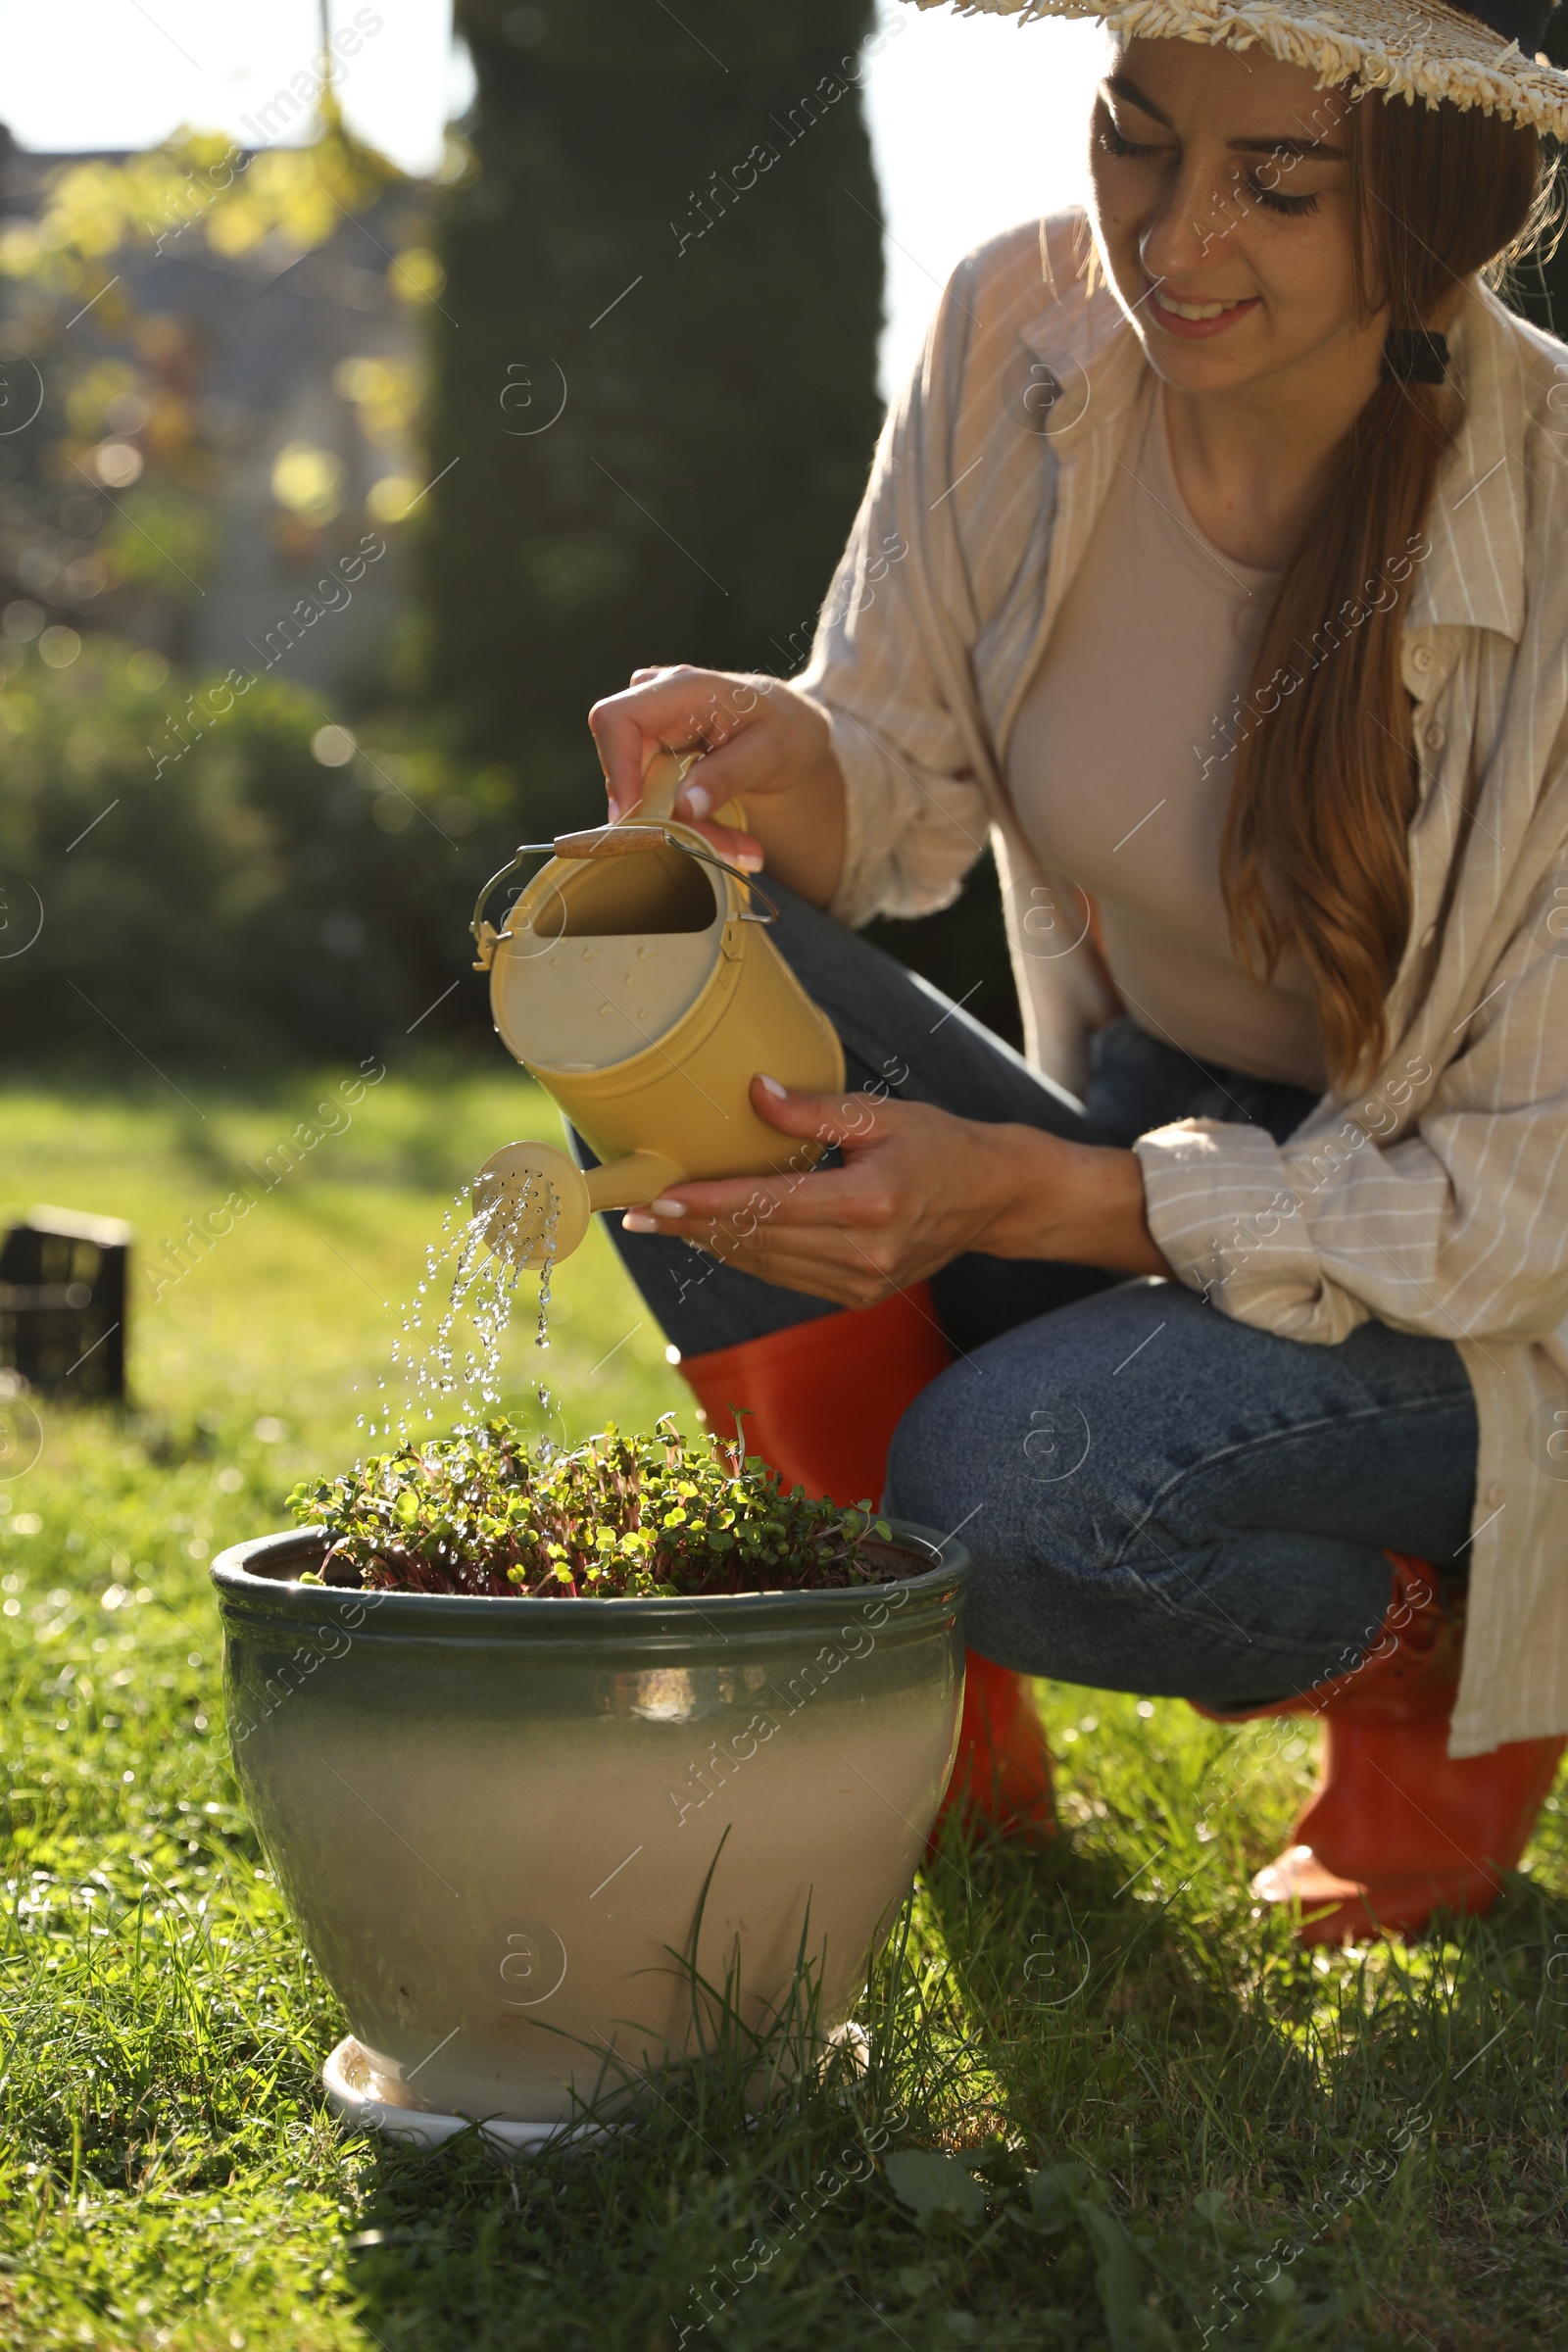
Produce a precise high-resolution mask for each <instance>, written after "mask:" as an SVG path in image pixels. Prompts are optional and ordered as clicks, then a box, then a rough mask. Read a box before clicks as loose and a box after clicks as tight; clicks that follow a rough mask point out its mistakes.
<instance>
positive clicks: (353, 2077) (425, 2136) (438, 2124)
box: [321, 2034, 605, 2156]
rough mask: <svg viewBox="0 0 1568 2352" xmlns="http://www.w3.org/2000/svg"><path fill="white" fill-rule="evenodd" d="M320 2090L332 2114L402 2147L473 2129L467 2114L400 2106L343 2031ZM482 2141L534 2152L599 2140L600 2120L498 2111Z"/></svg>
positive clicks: (485, 2124) (432, 2144)
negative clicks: (533, 2118)
mask: <svg viewBox="0 0 1568 2352" xmlns="http://www.w3.org/2000/svg"><path fill="white" fill-rule="evenodd" d="M321 2088H322V2089H323V2090H324V2091H325V2092H326V2103H327V2105H328V2106H329V2107H330V2108H331V2110H332V2112H333V2114H334V2115H339V2116H341V2117H342V2119H343V2121H344V2122H345V2123H346V2124H348V2125H349V2126H350V2127H351V2128H352V2129H353V2130H355V2131H384V2132H385V2134H386V2136H387V2137H388V2138H389V2139H397V2140H401V2141H402V2142H403V2143H404V2145H405V2146H406V2147H412V2148H439V2147H440V2146H442V2145H443V2143H444V2142H445V2141H447V2140H449V2139H455V2138H456V2137H457V2135H458V2133H459V2132H460V2131H472V2129H473V2125H474V2120H475V2119H474V2118H473V2117H472V2116H471V2115H437V2114H433V2113H431V2112H430V2111H429V2110H428V2109H426V2108H423V2107H409V2106H406V2105H404V2103H403V2101H402V2099H401V2098H400V2097H399V2096H398V2094H397V2091H396V2090H395V2089H394V2087H393V2085H391V2084H390V2083H387V2082H384V2081H383V2080H382V2078H381V2077H380V2076H379V2075H378V2074H377V2073H376V2071H375V2068H374V2065H373V2063H372V2062H371V2059H370V2054H369V2052H368V2050H367V2049H366V2048H365V2046H364V2044H363V2043H361V2042H358V2041H356V2040H355V2038H354V2036H353V2034H345V2035H344V2036H343V2039H342V2040H341V2041H340V2042H339V2043H338V2045H337V2048H336V2049H335V2050H334V2051H333V2052H332V2054H331V2056H330V2057H329V2058H328V2059H327V2061H326V2063H325V2065H324V2066H323V2067H322V2069H321ZM479 2129H480V2131H482V2132H483V2134H484V2136H485V2138H486V2139H488V2140H490V2141H491V2142H492V2143H493V2144H494V2145H495V2146H496V2147H497V2148H498V2149H505V2150H506V2152H507V2153H508V2155H511V2156H536V2155H537V2154H538V2153H539V2151H540V2150H541V2149H542V2148H547V2147H551V2146H554V2145H555V2144H556V2143H557V2142H558V2141H562V2140H570V2139H597V2138H600V2137H602V2136H603V2134H604V2131H605V2126H604V2125H603V2124H596V2125H595V2124H590V2125H583V2124H559V2123H558V2124H526V2123H521V2122H519V2121H518V2120H517V2119H516V2118H515V2117H513V2116H505V2115H496V2116H490V2117H487V2118H484V2119H482V2120H481V2121H480V2124H479Z"/></svg>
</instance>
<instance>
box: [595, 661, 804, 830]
mask: <svg viewBox="0 0 1568 2352" xmlns="http://www.w3.org/2000/svg"><path fill="white" fill-rule="evenodd" d="M770 684H771V681H770V680H758V681H753V680H751V679H748V678H742V677H731V676H728V675H726V673H725V672H724V671H722V670H713V669H692V668H690V667H689V666H687V665H686V664H684V663H682V664H680V665H678V666H676V667H674V668H663V669H639V670H634V671H633V673H632V682H631V684H630V685H629V686H628V687H627V688H626V689H625V690H624V691H623V692H622V693H620V694H612V695H607V696H606V697H605V699H604V700H603V701H602V702H598V703H595V705H594V707H593V709H592V710H591V711H589V713H588V724H589V727H590V729H591V730H592V733H593V738H594V742H595V744H596V745H597V747H598V751H599V763H600V765H601V767H602V768H603V769H604V771H605V783H606V787H607V790H608V793H609V797H610V804H611V810H612V813H613V815H615V816H620V815H622V814H624V813H625V812H626V811H627V810H628V809H632V808H634V807H635V805H636V803H637V801H638V800H639V799H640V797H641V794H642V781H643V776H644V774H645V772H646V770H647V766H648V761H649V760H650V759H651V757H652V756H653V754H654V753H655V752H657V751H660V750H668V751H673V752H692V751H700V752H704V753H706V754H707V756H708V759H709V760H715V761H718V762H719V766H718V767H715V768H714V769H712V770H711V772H710V773H709V774H708V775H707V776H705V779H704V787H703V789H705V790H706V791H707V792H708V794H709V799H708V804H707V807H708V809H716V808H718V807H719V806H720V805H721V803H722V802H724V801H726V800H728V799H729V798H730V797H731V795H732V794H734V793H736V792H738V791H741V790H742V789H750V790H753V791H756V790H759V789H762V790H765V789H767V788H768V786H767V783H766V781H765V777H764V772H763V771H764V769H765V767H766V766H767V764H768V762H767V760H766V758H765V756H764V758H763V759H762V760H758V758H757V757H756V748H755V746H754V747H753V754H752V756H751V757H750V758H748V759H746V760H736V759H735V758H734V757H733V754H734V753H735V752H736V751H738V750H739V749H740V748H741V746H742V745H743V744H744V742H745V739H746V737H747V736H748V735H749V734H751V733H753V732H754V731H755V730H754V728H753V726H752V723H751V722H752V721H753V718H754V716H755V714H756V713H757V712H758V711H760V710H761V709H763V708H765V704H766V695H767V688H768V686H769V685H770ZM705 764H706V762H705ZM681 797H682V802H683V803H686V804H688V806H689V811H690V813H692V814H693V815H703V814H706V813H707V809H699V808H697V807H696V805H695V795H694V794H691V793H690V792H688V793H685V794H683V795H682V796H681Z"/></svg>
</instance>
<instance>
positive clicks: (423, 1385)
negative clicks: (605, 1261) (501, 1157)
mask: <svg viewBox="0 0 1568 2352" xmlns="http://www.w3.org/2000/svg"><path fill="white" fill-rule="evenodd" d="M534 1181H535V1180H534V1179H533V1178H532V1177H524V1178H523V1180H522V1182H521V1185H520V1186H519V1187H518V1189H517V1191H516V1192H515V1194H513V1195H512V1196H510V1197H508V1198H503V1199H501V1200H499V1201H494V1202H492V1203H489V1204H487V1205H486V1206H485V1207H484V1208H482V1209H479V1210H477V1211H476V1210H475V1209H474V1208H473V1205H472V1201H471V1199H470V1196H469V1194H468V1193H467V1191H466V1190H465V1191H463V1192H460V1193H458V1194H456V1195H455V1196H454V1198H453V1201H452V1204H451V1206H450V1207H449V1208H447V1209H446V1210H445V1211H444V1212H443V1215H442V1218H441V1237H440V1239H439V1241H437V1242H433V1243H431V1244H430V1246H429V1247H428V1248H427V1249H426V1250H425V1253H424V1275H423V1278H422V1279H421V1281H420V1282H419V1283H418V1285H417V1288H416V1291H415V1295H414V1299H413V1301H412V1303H411V1304H409V1305H408V1306H406V1307H405V1309H404V1312H403V1325H402V1330H401V1332H399V1333H398V1334H396V1335H395V1336H394V1338H393V1341H392V1380H393V1381H394V1383H396V1382H397V1381H398V1375H400V1374H401V1376H402V1379H401V1383H400V1384H399V1385H401V1387H402V1390H403V1397H402V1401H401V1403H398V1404H396V1405H394V1399H393V1397H391V1396H389V1395H388V1394H387V1389H388V1380H387V1378H386V1377H385V1376H383V1377H382V1378H381V1379H380V1380H378V1381H377V1383H376V1386H377V1388H378V1390H379V1391H380V1392H381V1401H380V1403H379V1405H378V1406H377V1407H376V1408H372V1410H371V1411H370V1412H369V1413H361V1415H360V1416H359V1426H360V1427H361V1428H362V1429H363V1430H364V1431H365V1433H366V1436H367V1438H368V1439H371V1440H375V1439H381V1440H382V1441H386V1440H388V1439H390V1440H392V1441H394V1442H395V1443H396V1444H398V1445H404V1444H407V1443H408V1442H409V1441H410V1440H411V1439H412V1438H414V1437H415V1436H416V1435H417V1427H416V1425H417V1424H420V1423H422V1425H423V1427H425V1428H428V1427H429V1426H430V1425H431V1424H432V1423H433V1422H434V1421H435V1420H436V1418H437V1412H438V1409H439V1408H444V1407H447V1406H448V1403H449V1400H453V1399H455V1400H456V1403H457V1407H458V1411H457V1415H456V1417H457V1418H458V1419H460V1420H468V1419H472V1418H474V1417H476V1415H477V1414H478V1413H479V1412H480V1411H481V1410H490V1411H494V1410H495V1409H496V1407H497V1406H498V1405H499V1403H500V1400H501V1353H502V1348H503V1347H504V1345H505V1343H506V1337H507V1332H508V1328H509V1326H510V1323H511V1320H512V1304H513V1299H515V1295H516V1289H517V1278H518V1276H519V1275H520V1274H521V1272H522V1270H523V1269H522V1267H521V1265H520V1264H519V1263H518V1261H517V1259H516V1258H515V1257H513V1256H511V1255H510V1254H509V1253H508V1252H507V1251H506V1250H504V1249H494V1248H492V1246H491V1244H492V1239H493V1238H498V1237H499V1234H500V1232H501V1230H502V1220H503V1219H505V1221H506V1224H507V1225H508V1226H510V1227H512V1228H513V1229H514V1230H515V1229H517V1228H521V1229H522V1230H523V1231H524V1232H526V1231H527V1230H528V1228H529V1227H530V1226H531V1225H534V1224H536V1223H537V1222H538V1217H539V1212H538V1211H537V1210H536V1209H533V1208H532V1206H531V1201H530V1196H531V1194H532V1191H533V1186H534ZM545 1190H546V1192H547V1194H548V1196H549V1206H548V1208H546V1209H545V1211H544V1216H543V1235H542V1248H541V1250H540V1251H539V1256H540V1260H541V1263H540V1266H539V1305H538V1322H537V1325H536V1328H535V1334H534V1346H535V1347H536V1348H548V1347H549V1346H550V1287H551V1281H552V1278H553V1276H554V1274H555V1270H556V1228H557V1225H558V1223H559V1220H560V1213H561V1204H560V1201H559V1200H558V1198H557V1195H556V1191H555V1188H554V1186H552V1185H546V1187H545ZM449 1269H450V1271H449ZM443 1292H445V1295H446V1303H445V1304H444V1305H443V1306H441V1307H440V1311H439V1313H437V1314H436V1316H435V1321H434V1324H433V1327H430V1326H428V1324H427V1318H428V1317H429V1316H430V1314H431V1312H432V1310H433V1309H435V1308H436V1307H437V1305H438V1302H439V1300H440V1299H441V1296H442V1293H443ZM464 1321H466V1323H467V1325H468V1327H469V1330H470V1332H471V1340H469V1341H464V1340H463V1338H462V1337H461V1334H460V1330H459V1326H460V1323H462V1322H464ZM537 1395H538V1399H539V1405H540V1408H541V1410H542V1411H543V1412H544V1413H545V1415H546V1416H547V1418H548V1417H551V1416H555V1417H558V1418H559V1408H558V1407H557V1405H556V1401H555V1398H554V1397H552V1396H551V1393H550V1391H549V1390H548V1389H547V1388H546V1387H545V1385H544V1383H543V1381H541V1382H540V1383H539V1386H538V1390H537ZM442 1417H443V1418H445V1417H446V1413H445V1411H443V1412H442Z"/></svg>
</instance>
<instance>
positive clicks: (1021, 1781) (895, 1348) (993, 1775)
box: [681, 1282, 1056, 1836]
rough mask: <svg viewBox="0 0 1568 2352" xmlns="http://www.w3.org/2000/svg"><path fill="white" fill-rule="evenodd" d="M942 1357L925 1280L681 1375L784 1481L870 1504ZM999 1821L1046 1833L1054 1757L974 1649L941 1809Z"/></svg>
mask: <svg viewBox="0 0 1568 2352" xmlns="http://www.w3.org/2000/svg"><path fill="white" fill-rule="evenodd" d="M951 1361H952V1351H951V1350H950V1348H949V1347H948V1343H947V1340H946V1338H945V1336H944V1334H943V1331H942V1327H941V1325H940V1324H939V1323H938V1321H937V1316H936V1309H935V1307H934V1306H933V1304H932V1300H931V1292H930V1287H929V1285H928V1284H926V1283H923V1282H922V1283H916V1284H915V1285H914V1286H913V1288H912V1289H910V1290H907V1291H895V1292H894V1293H893V1295H892V1296H891V1298H888V1299H880V1300H879V1301H878V1302H877V1304H876V1305H875V1306H861V1307H850V1308H846V1309H845V1310H844V1311H842V1312H841V1313H839V1314H835V1315H824V1316H816V1317H813V1319H812V1320H811V1321H810V1322H809V1323H796V1324H793V1325H791V1327H790V1329H789V1330H787V1331H775V1332H768V1333H766V1334H765V1335H764V1336H763V1337H762V1338H761V1339H760V1340H747V1341H744V1342H742V1344H741V1345H740V1346H739V1347H736V1348H715V1349H714V1350H713V1351H712V1352H711V1354H708V1355H693V1356H687V1357H686V1358H685V1359H684V1360H683V1362H682V1364H681V1372H682V1374H683V1376H684V1378H685V1379H686V1380H687V1382H688V1383H689V1384H690V1387H691V1390H692V1393H693V1395H694V1396H695V1397H696V1398H697V1401H698V1403H699V1404H700V1405H701V1406H702V1407H703V1409H704V1411H705V1412H706V1413H707V1415H708V1421H709V1426H710V1427H711V1429H712V1430H713V1431H714V1432H715V1433H717V1434H718V1435H720V1436H722V1435H724V1434H725V1433H726V1432H727V1430H728V1429H729V1427H730V1422H731V1410H732V1408H733V1407H734V1406H736V1405H742V1406H745V1407H746V1408H747V1409H748V1412H749V1416H750V1417H749V1418H748V1419H747V1420H746V1421H745V1422H744V1423H743V1424H742V1427H743V1429H744V1432H745V1444H746V1450H747V1452H748V1453H760V1455H761V1457H762V1459H763V1460H764V1461H765V1462H767V1463H768V1464H769V1465H770V1466H771V1468H773V1469H774V1470H776V1471H777V1472H778V1475H779V1479H780V1481H781V1483H782V1484H783V1485H784V1486H785V1487H786V1488H789V1487H797V1486H798V1487H804V1488H805V1489H806V1492H807V1493H808V1495H830V1496H831V1497H832V1499H833V1500H834V1501H835V1502H837V1503H842V1504H845V1505H849V1504H853V1503H858V1502H864V1501H867V1500H869V1501H870V1502H871V1503H872V1505H873V1506H874V1505H875V1504H876V1502H877V1500H878V1498H879V1497H880V1495H881V1493H882V1487H883V1483H884V1481H885V1479H886V1476H887V1458H888V1447H889V1446H891V1445H892V1443H893V1433H894V1431H895V1430H896V1429H897V1428H898V1425H899V1422H900V1420H901V1419H902V1417H903V1415H904V1413H905V1411H906V1409H907V1407H908V1406H909V1405H911V1404H912V1403H913V1402H914V1399H915V1397H918V1396H919V1394H920V1391H921V1390H922V1389H924V1388H927V1387H928V1386H929V1385H930V1383H931V1382H932V1381H933V1380H935V1378H936V1376H937V1374H938V1373H939V1372H945V1371H946V1370H947V1367H948V1365H949V1364H950V1362H951ZM955 1804H961V1806H962V1808H963V1811H964V1815H965V1818H966V1819H968V1820H971V1821H986V1822H989V1823H991V1824H992V1825H993V1826H995V1827H996V1828H998V1829H1002V1830H1018V1831H1033V1832H1035V1833H1036V1834H1040V1833H1044V1834H1046V1835H1048V1836H1049V1835H1051V1834H1053V1833H1054V1830H1055V1826H1056V1821H1055V1811H1054V1806H1053V1803H1052V1796H1051V1753H1050V1750H1049V1749H1048V1747H1047V1746H1046V1739H1045V1734H1044V1732H1043V1731H1042V1729H1041V1725H1040V1718H1039V1715H1038V1714H1037V1713H1036V1711H1035V1704H1034V1699H1033V1697H1032V1696H1031V1694H1030V1691H1029V1687H1028V1684H1027V1683H1026V1682H1025V1680H1024V1678H1023V1677H1022V1676H1021V1675H1016V1674H1011V1673H1009V1672H1008V1671H1007V1669H1006V1668H1005V1667H1004V1666H996V1665H993V1663H992V1661H991V1660H990V1659H989V1658H982V1657H980V1656H979V1655H978V1654H977V1652H975V1651H974V1650H970V1651H969V1653H968V1657H967V1662H966V1674H965V1679H964V1691H963V1715H962V1719H961V1721H960V1724H959V1729H958V1753H957V1757H956V1762H955V1764H954V1768H953V1778H952V1780H951V1781H950V1783H949V1785H948V1793H947V1795H946V1796H945V1797H944V1798H943V1802H942V1810H943V1814H944V1815H946V1813H947V1812H948V1810H949V1809H950V1807H952V1806H953V1805H955Z"/></svg>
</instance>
